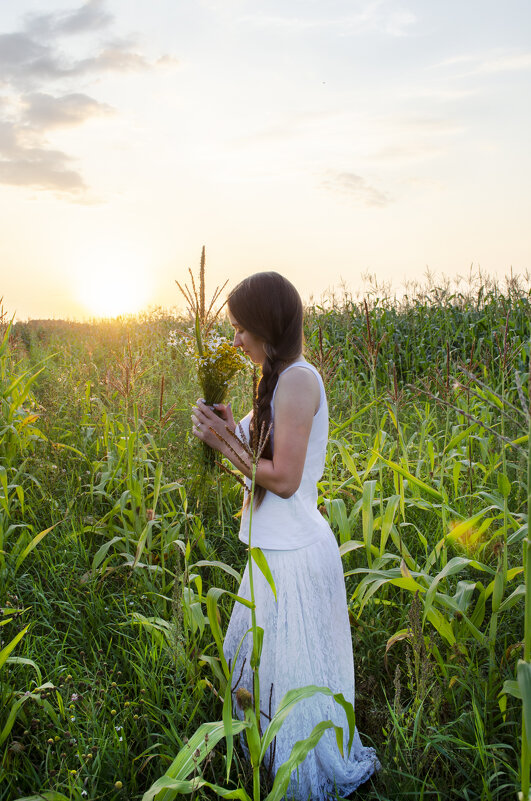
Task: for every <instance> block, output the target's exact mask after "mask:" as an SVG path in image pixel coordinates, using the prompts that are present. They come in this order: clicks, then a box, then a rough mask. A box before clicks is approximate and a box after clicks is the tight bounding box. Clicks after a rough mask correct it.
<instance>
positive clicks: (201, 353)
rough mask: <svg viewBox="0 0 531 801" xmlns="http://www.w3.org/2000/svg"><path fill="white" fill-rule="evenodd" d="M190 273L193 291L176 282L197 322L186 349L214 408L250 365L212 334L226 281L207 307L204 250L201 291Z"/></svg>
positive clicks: (173, 337) (210, 454) (173, 338)
mask: <svg viewBox="0 0 531 801" xmlns="http://www.w3.org/2000/svg"><path fill="white" fill-rule="evenodd" d="M189 273H190V278H191V281H192V288H191V289H190V288H189V287H188V286H187V285H186V284H185V285H184V287H183V286H181V284H179V282H178V281H176V282H175V283H176V284H177V286H178V287H179V289H180V291H181V292H182V294H183V295H184V297H185V298H186V301H187V304H188V309H189V311H190V313H191V315H192V316H193V318H194V321H195V322H194V327H193V328H192V329H191V330H190V332H189V336H188V348H187V350H188V353H189V354H190V356H191V357H192V359H193V360H194V361H195V363H196V366H197V376H198V379H199V383H200V385H201V389H202V392H203V398H204V400H205V403H206V404H207V405H208V406H213V405H214V404H215V403H224V402H225V401H226V399H227V395H228V391H229V386H230V382H231V380H232V378H233V377H234V376H235V375H236V373H237V372H238V370H241V369H242V367H244V366H245V365H246V364H247V359H246V358H245V356H244V355H243V354H242V353H241V351H239V350H237V349H236V348H235V347H234V346H233V345H232V344H231V343H230V341H229V340H228V339H227V338H226V337H223V336H221V335H220V334H218V333H216V332H215V331H213V325H214V323H215V321H216V319H217V317H218V316H219V313H220V311H221V309H222V308H223V306H224V305H225V304H222V305H221V306H220V307H219V308H218V309H217V310H215V304H216V301H217V300H218V298H219V296H220V294H221V292H222V291H223V289H224V287H225V286H226V283H227V282H225V284H223V286H222V287H221V289H220V288H219V287H216V290H215V292H214V294H213V296H212V299H211V301H210V303H209V305H208V308H207V305H206V303H205V248H203V250H202V253H201V265H200V270H199V290H197V289H196V284H195V280H194V276H193V274H192V272H191V270H189ZM170 344H177V332H173V334H171V335H170ZM205 448H206V451H207V452H208V459H207V461H209V462H210V463H211V464H212V463H213V455H214V454H213V451H212V449H211V448H209V447H208V446H205Z"/></svg>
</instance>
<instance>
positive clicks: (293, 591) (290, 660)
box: [224, 531, 379, 801]
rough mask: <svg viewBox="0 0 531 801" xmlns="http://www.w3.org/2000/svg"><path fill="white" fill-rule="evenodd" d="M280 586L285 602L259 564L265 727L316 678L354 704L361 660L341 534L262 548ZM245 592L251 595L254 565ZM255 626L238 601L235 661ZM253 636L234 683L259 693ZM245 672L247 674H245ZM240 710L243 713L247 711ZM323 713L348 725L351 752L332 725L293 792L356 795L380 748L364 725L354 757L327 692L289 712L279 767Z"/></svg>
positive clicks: (229, 653) (229, 642)
mask: <svg viewBox="0 0 531 801" xmlns="http://www.w3.org/2000/svg"><path fill="white" fill-rule="evenodd" d="M262 550H263V553H264V555H265V557H266V559H267V562H268V564H269V567H270V569H271V572H272V574H273V578H274V580H275V585H276V590H277V599H278V600H277V601H275V599H274V596H273V593H272V592H271V589H270V587H269V585H268V584H267V581H266V580H265V578H264V576H263V575H262V573H261V572H260V570H259V569H258V568H257V567H256V565H253V578H254V587H255V600H256V616H257V623H258V625H259V626H261V627H262V628H263V629H264V644H263V650H262V659H261V662H260V707H261V711H262V721H261V722H262V730H264V729H265V728H266V726H267V724H268V722H269V721H268V718H269V717H270V716H271V714H274V713H275V710H276V708H277V705H278V703H279V701H280V700H281V699H282V697H283V696H284V695H285V693H286V692H287V691H288V690H292V689H294V688H296V687H304V686H306V685H308V684H314V685H317V686H324V687H329V688H330V689H331V690H332V691H333V692H335V693H336V692H342V693H343V695H344V696H345V698H346V700H347V701H350V702H351V703H354V663H353V656H352V639H351V633H350V624H349V620H348V613H347V604H346V592H345V582H344V578H343V568H342V564H341V557H340V555H339V550H338V547H337V543H336V541H335V538H334V536H333V534H332V533H331V532H330V531H329V532H324V533H323V536H322V538H321V539H320V540H319V541H318V542H316V543H313V544H312V545H309V546H307V547H305V548H298V549H296V550H292V551H279V550H265V549H262ZM239 594H240V595H242V596H243V597H245V598H249V597H250V593H249V577H248V570H247V569H246V570H245V573H244V576H243V579H242V583H241V586H240V590H239ZM250 626H251V613H250V610H249V609H247V608H246V607H245V606H243V605H242V604H239V603H235V604H234V609H233V612H232V617H231V620H230V623H229V626H228V629H227V634H226V637H225V643H224V651H225V656H226V658H227V660H229V659H230V660H231V662H232V660H233V657H234V654H235V653H236V651H237V649H238V645H239V644H240V640H241V639H242V637H243V636H244V634H245V632H246V631H247V629H249V628H250ZM251 650H252V639H251V635H250V634H249V635H248V636H247V637H246V639H245V641H244V644H243V645H242V647H241V649H240V653H239V656H238V660H237V663H236V666H235V669H234V673H233V688H234V686H235V685H236V683H237V684H238V687H245V688H246V689H247V690H249V692H252V674H251V669H250V661H251ZM238 679H239V681H238ZM236 713H237V714H239V715H240V717H241V716H242V713H241V712H240V711H239V710H236ZM322 720H332V721H333V722H334V723H335V724H336V725H339V726H342V727H343V731H344V743H345V747H344V754H345V756H344V757H342V756H341V754H340V752H339V749H338V747H337V744H336V738H335V733H334V730H333V729H328V730H327V731H325V733H324V735H323V736H322V738H321V740H320V741H319V743H318V744H317V746H316V748H315V749H314V750H313V751H310V753H309V754H308V756H307V757H306V759H305V760H304V762H303V763H302V764H301V765H300V766H299V768H298V771H296V772H294V774H293V775H292V777H291V782H290V786H289V789H288V792H287V798H289V799H298V800H300V801H306V799H308V797H309V796H310V794H311V798H312V801H321V800H323V799H327V798H328V797H329V794H331V795H333V794H334V793H335V792H336V791H338V792H339V793H340V794H341V795H349V794H350V793H351V792H353V790H355V789H356V787H358V786H359V785H360V784H362V783H363V782H364V781H366V780H367V779H368V778H369V777H370V776H371V775H372V773H373V772H374V771H375V770H377V769H378V768H379V764H378V760H377V758H376V755H375V752H374V749H373V748H367V747H364V746H363V745H362V744H361V740H360V738H359V735H358V733H357V731H356V734H355V736H354V742H353V745H352V749H351V751H350V755H349V756H347V748H346V745H347V741H348V726H347V722H346V717H345V713H344V711H343V709H342V708H341V707H340V706H339V705H338V704H336V702H335V701H334V700H333V699H332V698H331V697H330V696H326V695H323V694H321V693H319V694H317V695H314V696H313V697H312V698H307V699H305V700H304V701H301V702H299V703H298V704H297V705H296V706H295V707H294V708H293V709H292V711H291V712H290V713H289V715H288V717H287V718H286V720H285V722H284V724H283V726H282V728H281V730H280V733H279V734H278V735H277V738H276V743H275V746H274V750H273V751H272V753H271V757H272V760H273V765H272V773H273V775H274V774H275V772H276V770H277V769H278V768H279V767H280V765H281V764H282V763H283V762H285V761H286V759H287V758H288V757H289V755H290V753H291V749H292V747H293V745H294V743H295V742H296V741H297V740H302V739H304V738H306V737H308V736H309V734H310V732H311V731H312V729H313V727H314V726H315V725H316V724H317V723H319V722H320V721H322Z"/></svg>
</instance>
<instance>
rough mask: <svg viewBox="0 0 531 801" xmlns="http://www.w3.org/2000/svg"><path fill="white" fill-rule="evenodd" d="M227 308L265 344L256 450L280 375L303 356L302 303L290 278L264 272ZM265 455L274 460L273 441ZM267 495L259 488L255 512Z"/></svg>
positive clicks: (254, 427)
mask: <svg viewBox="0 0 531 801" xmlns="http://www.w3.org/2000/svg"><path fill="white" fill-rule="evenodd" d="M228 306H229V309H230V312H231V314H232V315H233V317H234V318H235V319H236V321H237V322H238V324H239V325H241V326H242V328H244V329H245V330H246V331H249V332H250V333H251V334H254V335H255V336H257V337H260V339H263V340H264V350H265V353H266V358H265V361H264V364H263V366H262V376H261V378H260V382H259V384H258V389H257V393H256V403H255V404H254V406H255V413H254V414H253V417H252V419H251V425H250V434H251V447H254V448H255V447H256V445H257V442H258V438H259V436H260V431H261V430H262V426H263V427H264V430H265V431H267V430H268V428H269V425H270V423H271V399H272V398H273V392H274V390H275V387H276V385H277V382H278V376H279V373H281V372H282V369H283V368H284V367H285V365H286V364H288V363H289V362H292V361H293V360H294V359H296V358H297V356H299V355H300V353H301V352H302V344H303V335H302V314H303V312H302V301H301V298H300V295H299V293H298V292H297V290H296V289H295V287H294V286H293V284H292V283H290V282H289V281H288V279H287V278H284V276H282V275H279V273H275V272H264V273H254V275H250V276H249V277H248V278H244V280H243V281H241V283H239V284H238V286H236V287H235V288H234V289H233V290H232V292H231V293H230V295H229V298H228ZM255 417H256V420H255V419H254V418H255ZM262 455H263V456H264V458H266V459H272V458H273V448H272V445H271V437H269V440H268V442H267V444H266V446H265V448H264V451H263V453H262ZM264 495H265V489H264V488H263V487H260V486H257V487H256V491H255V496H254V497H255V508H257V507H258V506H259V505H260V503H261V502H262V500H263V497H264Z"/></svg>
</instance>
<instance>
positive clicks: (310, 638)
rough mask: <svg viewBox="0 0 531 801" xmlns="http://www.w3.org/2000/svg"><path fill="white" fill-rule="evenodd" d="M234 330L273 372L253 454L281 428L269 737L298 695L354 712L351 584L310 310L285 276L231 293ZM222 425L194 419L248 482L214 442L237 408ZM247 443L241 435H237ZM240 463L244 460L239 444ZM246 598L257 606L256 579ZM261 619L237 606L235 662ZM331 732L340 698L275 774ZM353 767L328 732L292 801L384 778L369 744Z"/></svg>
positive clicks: (261, 511) (270, 479)
mask: <svg viewBox="0 0 531 801" xmlns="http://www.w3.org/2000/svg"><path fill="white" fill-rule="evenodd" d="M228 308H229V318H230V321H231V323H232V326H233V328H234V331H235V334H234V345H235V346H237V347H240V348H242V350H243V351H244V352H245V353H247V355H248V356H249V357H250V358H251V359H252V361H253V362H254V363H255V364H259V365H261V367H262V376H261V380H260V383H259V385H258V404H257V420H254V419H253V415H252V413H250V414H249V415H247V417H245V418H244V419H243V420H242V427H243V430H244V432H245V434H246V437H247V438H249V439H250V441H251V442H253V441H254V438H256V437H257V436H259V433H260V431H261V430H262V428H263V427H264V428H265V430H266V431H267V430H268V428H269V425H270V423H271V422H272V423H273V428H272V430H271V435H270V437H269V441H268V443H267V445H266V448H265V450H264V452H263V454H262V457H261V459H260V461H259V463H258V467H257V470H256V483H257V485H258V486H257V488H256V493H255V499H254V506H253V518H252V546H253V547H254V546H259V547H260V548H261V550H262V551H263V553H264V555H265V557H266V559H267V562H268V565H269V568H270V570H271V573H272V575H273V579H274V581H275V586H276V591H277V601H275V598H274V596H273V593H272V591H271V588H270V587H269V585H268V583H267V581H266V579H265V578H264V576H263V574H262V573H261V572H260V571H259V570H258V569H257V570H254V571H253V581H254V588H255V600H256V616H257V624H258V625H259V626H261V627H262V628H263V629H264V642H263V648H262V657H261V662H260V669H259V675H260V695H261V711H262V714H263V717H262V721H261V722H262V728H263V729H264V728H265V727H266V726H267V723H268V718H269V716H270V715H271V714H274V713H275V710H276V708H277V705H278V703H279V702H280V700H281V699H282V697H283V696H284V695H285V693H286V692H287V691H288V690H292V689H294V688H296V687H304V686H306V685H309V684H313V685H317V686H325V687H329V688H330V689H331V690H332V691H333V692H335V693H336V692H342V693H343V695H344V696H345V698H346V699H347V700H348V701H350V702H351V703H352V704H353V703H354V665H353V657H352V640H351V633H350V625H349V620H348V613H347V604H346V591H345V582H344V578H343V569H342V564H341V558H340V555H339V550H338V546H337V543H336V540H335V537H334V535H333V533H332V531H331V529H330V527H329V526H328V524H327V522H326V521H325V520H324V518H323V517H322V516H321V514H320V513H319V511H318V509H317V488H316V484H317V481H318V480H319V479H320V477H321V475H322V473H323V469H324V464H325V455H326V445H327V439H328V407H327V402H326V395H325V390H324V386H323V382H322V379H321V376H320V375H319V373H318V372H317V370H316V369H315V368H314V367H313V366H312V365H311V364H309V363H308V362H307V361H305V359H304V357H303V355H302V344H303V335H302V314H303V312H302V303H301V299H300V296H299V294H298V292H297V290H296V289H295V288H294V287H293V285H292V284H291V283H290V282H289V281H288V280H287V279H285V278H283V277H282V276H281V275H279V274H278V273H274V272H265V273H256V274H255V275H251V276H250V277H249V278H246V279H245V280H244V281H242V282H241V283H240V284H238V286H237V287H236V288H235V289H234V290H233V291H232V292H231V294H230V296H229V300H228ZM216 410H217V412H218V413H219V414H220V415H221V418H220V417H219V416H218V414H216V413H214V411H213V410H211V409H210V408H209V407H208V406H206V405H205V404H204V403H202V402H201V401H198V403H197V406H196V408H195V409H194V412H193V415H192V421H193V425H194V428H193V431H194V434H195V436H196V437H198V438H199V439H201V440H203V442H206V443H207V444H208V445H210V446H211V447H213V448H216V449H217V450H219V451H221V453H222V454H223V455H224V456H226V457H227V458H228V459H230V460H231V461H232V463H233V464H234V465H235V467H237V468H238V469H239V470H241V471H242V472H243V473H244V474H245V475H246V476H247V478H249V477H250V471H249V470H246V469H245V468H244V467H243V465H242V464H241V463H240V462H239V460H238V459H237V458H236V457H235V455H234V453H233V452H231V450H230V449H229V448H228V447H226V446H225V445H224V443H223V442H221V441H220V440H219V439H218V438H217V437H216V435H215V434H214V433H213V432H212V431H211V430H210V428H214V429H215V430H216V431H218V432H219V433H220V434H221V435H222V436H223V437H224V438H225V439H226V438H227V432H226V430H225V425H228V426H229V427H230V428H231V429H232V430H233V431H234V430H235V428H236V426H235V422H234V418H233V416H232V412H231V410H230V406H221V405H220V406H218V407H216ZM236 433H238V431H236ZM231 445H232V446H233V447H234V448H235V449H236V451H238V450H241V454H240V455H241V456H242V458H244V462H245V461H248V459H246V458H245V452H244V451H243V448H242V449H239V447H238V446H237V443H236V442H235V441H234V442H232V441H231ZM248 532H249V510H248V507H247V506H246V505H245V504H244V509H243V513H242V520H241V528H240V539H241V540H242V541H243V542H246V543H248V541H249V534H248ZM239 592H240V595H242V596H244V597H246V598H249V580H248V574H247V570H246V571H245V573H244V576H243V579H242V583H241V586H240V590H239ZM250 625H251V622H250V610H249V609H248V608H247V607H245V606H243V605H242V604H238V603H236V604H235V605H234V609H233V612H232V617H231V620H230V623H229V627H228V629H227V634H226V637H225V642H224V651H225V656H226V658H227V660H229V659H231V660H233V659H234V655H235V653H236V651H237V648H238V646H239V644H240V641H241V639H242V637H243V636H244V634H245V632H246V631H248V629H249V628H250ZM251 651H252V642H251V637H250V635H248V636H247V637H246V638H245V640H244V643H243V645H242V647H241V649H240V653H239V655H238V659H237V664H236V666H235V669H234V674H233V675H234V677H235V679H238V678H239V685H238V686H239V687H244V688H246V689H247V690H248V691H249V692H251V693H252V689H253V687H252V674H251V668H250V661H251ZM323 720H332V721H333V722H334V723H336V724H337V725H340V726H343V729H344V734H345V744H346V743H347V740H348V726H347V723H346V717H345V714H344V712H343V710H342V709H341V707H339V705H337V704H336V703H335V702H334V701H333V699H332V698H331V697H330V696H326V695H323V694H316V695H314V696H313V697H311V698H308V699H305V700H304V701H301V702H299V704H297V705H296V706H295V707H294V708H293V710H292V711H291V712H290V713H289V715H288V717H287V718H286V720H285V722H284V724H283V726H282V728H281V730H280V732H279V734H278V735H277V738H276V744H275V747H274V751H272V753H271V759H272V761H273V765H272V771H273V774H274V773H275V772H276V770H277V769H278V767H279V766H280V765H281V764H282V763H283V762H285V761H286V759H287V758H288V757H289V755H290V753H291V749H292V747H293V745H294V744H295V742H297V741H298V740H302V739H304V738H306V737H308V736H309V734H310V732H311V731H312V729H313V727H314V726H315V725H316V724H317V723H319V722H320V721H323ZM344 753H345V756H344V757H342V756H341V754H340V752H339V749H338V747H337V744H336V740H335V734H334V732H333V730H332V729H328V730H327V731H326V732H325V734H324V735H323V737H322V738H321V740H320V741H319V743H318V744H317V746H316V748H315V749H314V750H313V751H310V753H309V754H308V756H307V757H306V759H305V760H304V762H303V763H302V764H301V765H300V766H299V768H298V770H297V771H296V772H295V773H294V774H293V775H292V777H291V782H290V786H289V791H288V794H287V797H288V798H292V799H301V800H303V801H306V799H307V798H308V797H309V795H310V794H311V798H312V801H316V799H318V800H320V799H326V798H328V796H329V794H334V792H335V791H336V790H337V791H338V792H339V793H341V794H343V795H348V794H349V793H351V792H352V791H353V790H355V789H356V787H358V786H359V785H360V784H362V783H363V782H364V781H366V780H367V779H368V778H369V777H370V776H371V775H372V773H373V772H374V771H375V770H376V769H377V768H378V767H379V765H378V762H377V759H376V756H375V753H374V750H373V749H372V748H366V747H364V746H363V745H362V744H361V741H360V738H359V735H358V733H357V732H356V734H355V737H354V743H353V746H352V749H351V752H350V755H349V756H347V749H346V747H345V749H344Z"/></svg>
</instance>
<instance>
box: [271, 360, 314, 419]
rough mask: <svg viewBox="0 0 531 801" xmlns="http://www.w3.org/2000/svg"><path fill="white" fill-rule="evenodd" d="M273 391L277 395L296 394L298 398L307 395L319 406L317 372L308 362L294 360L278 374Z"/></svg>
mask: <svg viewBox="0 0 531 801" xmlns="http://www.w3.org/2000/svg"><path fill="white" fill-rule="evenodd" d="M276 390H277V392H276V393H275V394H276V395H277V397H278V395H279V393H280V396H281V397H286V396H297V397H298V398H299V399H300V398H303V397H308V399H309V400H310V399H311V400H312V401H313V402H314V405H315V410H317V409H318V408H319V405H320V402H321V383H320V381H319V373H318V371H317V370H316V369H315V367H313V365H311V364H309V363H308V362H302V361H301V362H295V363H293V364H291V365H288V366H287V367H286V368H285V369H284V370H283V371H282V372H281V373H280V375H279V377H278V384H277V387H276Z"/></svg>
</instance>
